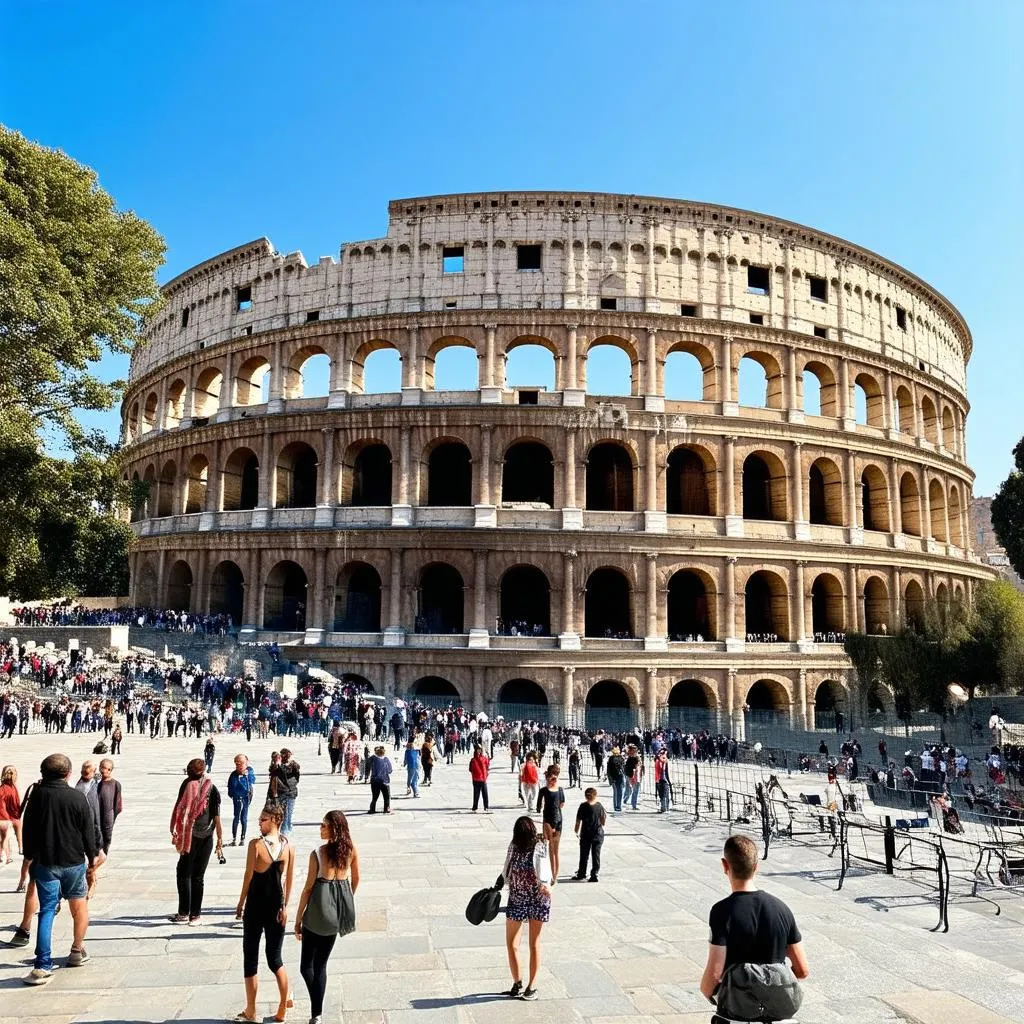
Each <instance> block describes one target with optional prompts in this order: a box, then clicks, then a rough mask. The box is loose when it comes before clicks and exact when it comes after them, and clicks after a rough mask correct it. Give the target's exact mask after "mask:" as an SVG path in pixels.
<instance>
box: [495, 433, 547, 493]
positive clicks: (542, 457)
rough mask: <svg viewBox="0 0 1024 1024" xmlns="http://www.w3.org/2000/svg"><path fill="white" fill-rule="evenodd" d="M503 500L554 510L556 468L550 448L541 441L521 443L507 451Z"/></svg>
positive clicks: (504, 467)
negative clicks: (534, 504)
mask: <svg viewBox="0 0 1024 1024" xmlns="http://www.w3.org/2000/svg"><path fill="white" fill-rule="evenodd" d="M501 500H502V502H503V503H505V502H509V503H515V502H530V503H536V504H540V505H545V506H547V507H548V508H553V507H554V504H555V466H554V459H553V458H552V456H551V452H550V450H549V449H548V447H547V445H543V444H541V443H540V442H539V441H520V442H519V443H518V444H514V445H512V446H511V447H510V448H509V449H508V451H506V452H505V465H504V466H503V467H502V471H501Z"/></svg>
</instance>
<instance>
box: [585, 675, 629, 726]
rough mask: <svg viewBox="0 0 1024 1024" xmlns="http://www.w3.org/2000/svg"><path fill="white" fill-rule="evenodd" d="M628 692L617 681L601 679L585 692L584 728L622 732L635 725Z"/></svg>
mask: <svg viewBox="0 0 1024 1024" xmlns="http://www.w3.org/2000/svg"><path fill="white" fill-rule="evenodd" d="M635 718H636V716H635V714H634V713H633V706H632V701H631V700H630V696H629V691H628V690H627V689H626V687H625V686H623V685H622V683H620V682H619V681H618V680H617V679H602V680H601V681H600V682H598V683H594V685H593V686H592V687H591V688H590V690H589V691H588V692H587V715H586V728H587V731H588V732H591V733H592V732H594V731H596V730H597V729H604V730H606V731H608V732H622V731H624V730H626V729H631V728H632V727H633V725H634V723H635Z"/></svg>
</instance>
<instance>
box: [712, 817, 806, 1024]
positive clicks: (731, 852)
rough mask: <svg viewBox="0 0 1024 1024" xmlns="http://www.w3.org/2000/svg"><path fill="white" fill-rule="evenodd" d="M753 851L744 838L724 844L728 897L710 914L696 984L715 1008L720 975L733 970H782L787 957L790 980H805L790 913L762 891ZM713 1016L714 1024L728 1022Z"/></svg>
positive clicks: (801, 951) (802, 957)
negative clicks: (757, 882)
mask: <svg viewBox="0 0 1024 1024" xmlns="http://www.w3.org/2000/svg"><path fill="white" fill-rule="evenodd" d="M757 868H758V858H757V847H756V846H755V845H754V843H753V842H752V841H751V840H750V839H748V838H747V837H746V836H730V837H729V838H728V839H727V840H726V842H725V850H724V851H723V857H722V869H723V870H724V872H725V875H726V877H727V878H728V879H729V884H730V886H731V888H732V893H731V894H730V895H729V896H728V897H726V898H725V899H724V900H721V901H720V902H718V903H716V904H715V905H714V906H713V907H712V908H711V915H710V925H711V937H710V946H709V947H708V961H707V965H706V966H705V967H704V976H703V977H702V978H701V981H700V990H701V993H702V994H703V995H704V996H706V997H707V998H708V999H709V1000H711V1001H712V1002H714V996H715V992H716V990H717V988H718V984H719V982H720V981H721V980H722V974H723V973H724V972H725V970H726V969H727V968H729V967H731V966H732V965H733V964H784V963H785V962H786V958H787V957H789V960H790V963H791V965H792V968H793V974H794V975H796V977H797V978H799V979H803V978H806V977H807V975H808V967H807V958H806V957H805V955H804V949H803V944H802V942H801V938H800V930H799V929H798V928H797V926H796V919H795V918H794V917H793V912H792V911H791V910H790V909H789V907H787V906H786V904H785V903H783V902H782V900H780V899H778V898H777V897H775V896H772V895H771V894H770V893H766V892H762V891H760V890H759V889H758V888H757V886H756V885H755V884H754V877H755V875H756V874H757ZM728 1020H729V1018H728V1017H723V1016H720V1015H718V1014H715V1015H714V1016H713V1017H712V1018H711V1021H712V1024H719V1022H725V1021H728Z"/></svg>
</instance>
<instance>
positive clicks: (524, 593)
mask: <svg viewBox="0 0 1024 1024" xmlns="http://www.w3.org/2000/svg"><path fill="white" fill-rule="evenodd" d="M497 626H498V632H499V633H500V634H503V635H505V636H550V635H551V587H550V585H549V584H548V578H547V576H545V575H544V573H543V572H541V570H540V569H538V568H537V567H536V566H533V565H517V566H514V567H513V568H511V569H509V570H508V571H507V572H506V573H505V574H504V575H503V576H502V577H501V584H500V586H499V607H498V623H497Z"/></svg>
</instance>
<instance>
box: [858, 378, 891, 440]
mask: <svg viewBox="0 0 1024 1024" xmlns="http://www.w3.org/2000/svg"><path fill="white" fill-rule="evenodd" d="M854 407H855V409H856V417H857V422H858V423H863V424H866V425H867V426H869V427H883V426H884V425H885V422H884V416H885V399H884V398H883V396H882V389H881V388H880V387H879V386H878V381H877V380H875V378H874V377H872V376H871V374H869V373H858V374H857V376H856V378H855V380H854Z"/></svg>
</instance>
